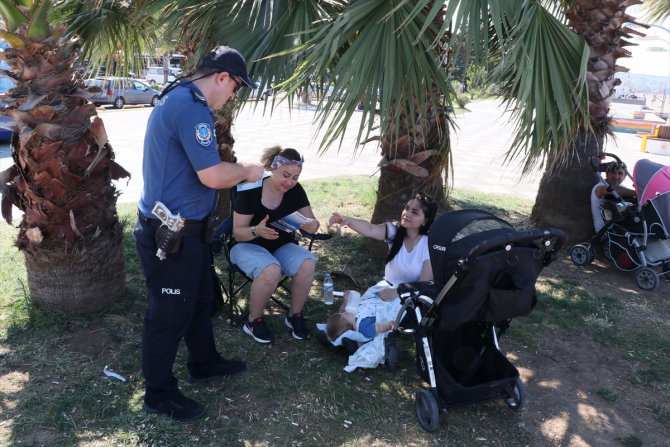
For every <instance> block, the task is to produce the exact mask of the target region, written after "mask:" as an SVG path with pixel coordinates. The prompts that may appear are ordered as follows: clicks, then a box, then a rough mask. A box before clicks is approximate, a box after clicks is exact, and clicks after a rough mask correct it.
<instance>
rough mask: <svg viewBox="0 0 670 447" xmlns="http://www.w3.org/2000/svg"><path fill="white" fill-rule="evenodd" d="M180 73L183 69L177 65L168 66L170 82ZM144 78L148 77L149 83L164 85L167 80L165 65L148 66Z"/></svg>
mask: <svg viewBox="0 0 670 447" xmlns="http://www.w3.org/2000/svg"><path fill="white" fill-rule="evenodd" d="M180 74H181V69H179V68H175V67H170V68H168V78H167V79H168V82H172V81H174V80H175V79H176V78H177V76H179V75H180ZM144 79H146V80H147V82H149V84H158V85H163V83H164V82H165V76H164V75H163V67H147V70H146V74H145V76H144Z"/></svg>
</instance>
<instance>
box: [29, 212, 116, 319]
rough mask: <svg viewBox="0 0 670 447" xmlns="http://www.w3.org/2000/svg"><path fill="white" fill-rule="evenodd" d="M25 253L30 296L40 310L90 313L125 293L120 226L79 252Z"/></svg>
mask: <svg viewBox="0 0 670 447" xmlns="http://www.w3.org/2000/svg"><path fill="white" fill-rule="evenodd" d="M23 254H24V257H25V263H26V271H27V277H28V288H29V290H30V296H31V299H32V301H33V302H35V303H36V304H38V305H39V306H40V307H43V308H46V309H49V310H52V311H56V312H60V313H64V314H66V315H77V314H88V313H92V312H96V311H99V310H101V309H104V308H106V307H108V306H109V305H110V304H111V303H113V302H115V301H118V300H120V299H121V298H123V296H124V294H125V291H126V271H125V261H124V246H123V227H122V226H121V225H120V224H119V225H117V226H116V228H114V229H112V230H110V231H108V232H106V233H104V234H103V235H101V236H100V237H98V238H95V239H93V240H91V241H89V242H88V243H86V244H85V245H84V246H83V247H82V249H81V250H78V251H76V252H68V251H63V250H40V249H36V250H35V249H31V250H24V251H23Z"/></svg>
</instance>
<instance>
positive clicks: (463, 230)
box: [428, 209, 515, 284]
mask: <svg viewBox="0 0 670 447" xmlns="http://www.w3.org/2000/svg"><path fill="white" fill-rule="evenodd" d="M514 232H515V230H514V227H512V226H511V225H510V224H509V223H507V222H505V221H504V220H502V219H500V218H498V217H496V216H494V215H493V214H490V213H487V212H486V211H482V210H474V209H468V210H459V211H454V212H451V213H446V214H443V215H442V216H440V217H439V218H438V219H437V220H436V221H435V222H434V223H433V225H431V227H430V230H429V231H428V247H429V252H430V263H431V265H432V267H433V277H434V278H435V280H436V281H438V282H440V283H443V284H444V283H445V282H446V281H447V280H448V279H449V277H450V276H451V275H452V273H453V272H454V271H455V269H456V266H457V263H458V261H459V260H460V259H461V258H463V257H465V256H466V255H467V254H468V253H469V252H470V250H471V249H472V247H474V246H475V245H477V244H479V243H480V242H483V241H485V240H486V239H488V238H491V237H494V236H496V235H498V234H501V233H514Z"/></svg>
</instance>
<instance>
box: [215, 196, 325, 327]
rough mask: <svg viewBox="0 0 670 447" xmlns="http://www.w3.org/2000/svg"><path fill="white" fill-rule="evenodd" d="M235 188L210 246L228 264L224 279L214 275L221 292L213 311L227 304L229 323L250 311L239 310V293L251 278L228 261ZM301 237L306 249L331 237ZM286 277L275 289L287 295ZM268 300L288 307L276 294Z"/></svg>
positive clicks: (234, 321)
mask: <svg viewBox="0 0 670 447" xmlns="http://www.w3.org/2000/svg"><path fill="white" fill-rule="evenodd" d="M234 191H235V188H233V189H231V197H230V199H231V213H230V214H231V215H230V217H228V218H226V219H225V220H224V221H223V223H221V225H220V226H219V228H218V230H217V231H216V234H215V243H214V245H213V253H214V255H215V256H216V255H217V254H219V253H223V256H224V258H225V260H226V263H227V266H226V269H225V275H226V278H225V280H222V279H221V278H220V277H219V276H217V280H218V282H219V284H218V285H219V287H220V291H221V293H220V295H219V300H218V302H217V303H215V311H217V310H221V309H223V310H224V312H225V308H226V307H228V318H229V320H230V324H231V325H233V326H239V325H240V323H242V322H243V321H244V319H245V318H246V317H247V316H248V315H249V311H248V310H242V308H241V307H240V305H239V300H238V295H239V293H240V292H241V291H242V290H243V289H244V288H245V287H246V286H247V285H248V284H250V283H251V282H252V281H253V279H252V278H250V277H248V276H247V275H246V274H245V273H244V271H242V270H241V269H240V268H239V267H238V266H237V265H235V264H234V263H233V262H232V261H231V260H230V248H231V247H232V244H233V242H234V241H233V217H232V208H233V207H232V203H234V201H235V193H234ZM296 233H297V232H296ZM300 236H301V237H300ZM300 236H299V235H298V234H294V237H295V239H296V243H298V242H299V239H304V240H305V241H309V245H308V246H307V249H308V250H309V251H312V246H313V244H314V241H325V240H328V239H331V238H332V235H331V234H326V233H317V234H311V233H307V232H306V231H303V230H300ZM238 277H239V278H241V280H238ZM288 279H289V277H288V276H284V277H283V278H282V279H281V280H280V281H279V284H278V286H277V289H280V288H281V289H282V290H284V291H285V292H286V293H288V294H290V290H289V289H288V287H287V286H286V284H285V283H286V281H287V280H288ZM240 281H241V282H240ZM236 282H240V284H239V285H236V284H235V283H236ZM271 299H272V301H273V302H274V303H275V304H277V305H278V306H279V307H281V308H282V309H284V310H285V311H287V312H288V310H289V307H288V306H287V305H286V304H285V303H283V302H282V301H281V299H280V298H279V297H276V296H275V295H274V294H273V295H272V297H271Z"/></svg>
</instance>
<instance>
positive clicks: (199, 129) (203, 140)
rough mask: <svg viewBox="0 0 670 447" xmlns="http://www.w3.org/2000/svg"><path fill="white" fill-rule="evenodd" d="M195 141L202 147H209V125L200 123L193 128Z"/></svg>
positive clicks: (210, 139)
mask: <svg viewBox="0 0 670 447" xmlns="http://www.w3.org/2000/svg"><path fill="white" fill-rule="evenodd" d="M195 139H196V140H197V141H198V143H200V144H201V145H203V146H209V145H210V143H211V142H212V129H211V128H210V127H209V124H206V123H200V124H198V125H197V126H195Z"/></svg>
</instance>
